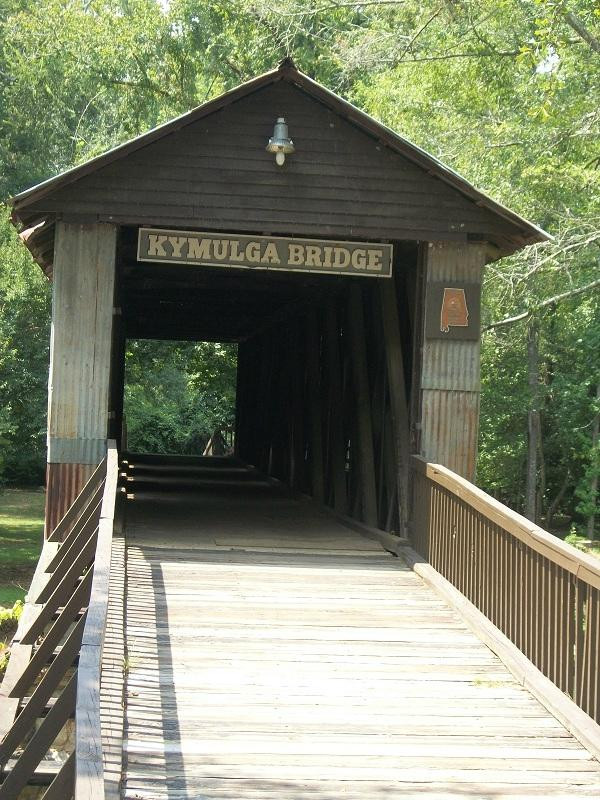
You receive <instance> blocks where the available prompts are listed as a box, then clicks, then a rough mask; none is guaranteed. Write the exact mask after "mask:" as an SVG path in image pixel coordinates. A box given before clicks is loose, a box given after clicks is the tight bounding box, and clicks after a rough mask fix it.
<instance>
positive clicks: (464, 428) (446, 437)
mask: <svg viewBox="0 0 600 800" xmlns="http://www.w3.org/2000/svg"><path fill="white" fill-rule="evenodd" d="M423 248H424V251H423V253H422V256H423V265H424V269H425V285H424V290H425V291H424V294H425V296H424V306H425V318H424V321H423V329H422V334H423V339H422V341H423V346H422V353H421V371H420V381H419V389H420V402H419V418H420V426H421V431H420V432H421V436H420V439H421V444H420V452H421V455H423V456H424V457H425V458H427V459H428V460H429V461H434V462H438V463H440V464H443V465H444V466H446V467H448V468H449V469H451V470H454V472H457V473H458V474H459V475H462V476H463V477H465V478H467V479H468V480H473V478H474V475H475V464H476V459H477V436H478V431H479V394H480V365H479V356H480V338H479V337H478V338H477V339H474V340H456V339H453V340H451V339H448V340H444V339H429V338H427V336H426V331H427V315H428V314H439V308H434V307H433V304H431V303H430V298H431V296H432V293H433V284H438V285H439V284H440V283H442V284H446V283H447V284H448V287H452V286H453V284H457V283H458V284H460V283H468V284H477V285H478V286H479V287H480V286H481V279H482V272H483V266H484V264H485V257H486V246H485V244H483V243H481V244H480V243H477V244H462V243H455V242H436V243H435V244H431V243H430V244H428V245H423ZM477 303H479V296H478V297H477ZM477 311H478V309H473V308H471V309H470V313H471V315H473V312H477ZM438 324H439V323H438Z"/></svg>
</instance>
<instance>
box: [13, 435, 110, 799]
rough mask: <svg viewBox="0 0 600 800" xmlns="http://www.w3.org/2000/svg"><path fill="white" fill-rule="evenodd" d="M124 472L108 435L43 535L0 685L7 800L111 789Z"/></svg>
mask: <svg viewBox="0 0 600 800" xmlns="http://www.w3.org/2000/svg"><path fill="white" fill-rule="evenodd" d="M117 479H118V455H117V449H116V446H115V444H114V442H110V443H109V449H108V455H107V458H106V459H104V461H103V462H102V463H101V464H100V465H99V466H98V468H97V469H96V470H95V472H94V474H93V475H92V476H91V478H90V479H89V481H88V482H87V484H86V485H85V486H84V488H83V489H82V491H81V493H80V494H79V496H78V497H77V498H76V500H75V502H74V503H73V505H72V506H71V507H70V508H69V510H68V511H67V513H66V514H65V516H64V517H63V519H62V520H61V521H60V522H59V523H58V525H57V526H56V528H55V529H54V531H53V532H52V534H51V536H50V537H49V538H48V540H47V541H46V542H45V543H44V547H43V549H42V554H41V556H40V560H39V562H38V566H37V569H36V571H35V574H34V577H33V581H32V584H31V588H30V590H29V593H28V595H27V601H26V604H25V608H24V610H23V614H22V616H21V619H20V621H19V627H18V629H17V633H16V635H15V637H14V640H13V644H12V646H11V655H10V660H9V663H8V667H7V670H6V674H5V676H4V680H3V682H2V686H1V687H0V739H1V741H0V769H1V776H2V782H1V783H0V800H14V799H15V798H17V797H18V796H19V794H20V792H21V791H22V790H23V789H24V788H25V787H26V786H27V785H29V784H32V783H35V784H38V785H42V786H47V788H46V790H45V793H44V794H43V798H44V799H45V800H68V798H71V797H73V796H74V793H75V792H76V797H77V798H78V800H79V798H82V800H83V798H91V797H94V798H102V797H104V793H103V791H102V793H99V792H98V791H97V788H98V785H99V784H98V775H100V776H101V774H102V761H101V749H100V742H99V732H100V713H99V689H100V663H101V658H102V643H103V637H104V629H105V623H106V602H107V600H106V598H107V595H108V568H109V565H110V547H111V540H112V528H113V519H114V509H115V501H116V488H117ZM74 716H75V717H76V724H75V731H74V737H75V749H74V750H73V722H72V720H73V717H74ZM53 751H54V752H53ZM99 756H100V758H99ZM92 772H93V773H94V777H93V778H92V777H91V775H92ZM76 777H77V789H75V781H76ZM90 786H94V787H95V789H94V791H95V793H93V792H92V791H91V790H90V789H89V787H90Z"/></svg>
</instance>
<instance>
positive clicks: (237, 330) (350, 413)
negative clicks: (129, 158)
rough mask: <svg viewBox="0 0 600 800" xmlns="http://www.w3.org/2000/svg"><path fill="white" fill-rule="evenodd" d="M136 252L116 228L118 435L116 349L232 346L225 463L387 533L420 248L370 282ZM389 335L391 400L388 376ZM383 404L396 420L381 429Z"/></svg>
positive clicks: (132, 238)
mask: <svg viewBox="0 0 600 800" xmlns="http://www.w3.org/2000/svg"><path fill="white" fill-rule="evenodd" d="M136 244H137V230H136V229H135V228H122V229H121V235H120V240H119V260H118V270H117V272H118V276H119V279H118V284H117V296H118V304H119V306H120V308H121V318H120V323H121V324H120V329H119V330H118V331H117V335H116V346H115V348H114V362H113V375H114V376H115V379H114V381H113V393H114V396H113V407H114V408H117V409H118V413H117V419H116V428H117V429H118V426H119V415H120V414H122V403H123V401H122V391H123V366H122V362H123V353H124V343H125V341H126V339H128V338H137V339H140V338H141V339H143V338H151V339H172V340H192V341H231V342H237V343H238V344H239V351H238V390H237V402H236V455H238V456H239V457H240V458H241V459H243V460H244V461H246V462H247V463H250V464H253V465H255V466H256V467H257V468H258V469H260V470H261V471H262V472H264V473H266V474H269V475H272V476H274V477H276V478H279V479H280V480H282V481H284V482H286V483H288V484H289V485H290V486H292V487H293V488H294V489H297V490H299V491H302V492H305V493H308V494H311V495H312V496H314V497H315V499H317V500H320V501H323V502H325V503H327V504H329V505H331V506H332V507H334V508H335V509H336V510H337V511H339V512H340V513H344V514H348V515H351V516H354V517H356V518H357V519H360V520H362V521H363V522H366V523H368V524H370V525H374V526H378V527H380V528H384V529H387V530H396V531H398V530H399V529H400V527H401V516H402V512H401V506H402V498H401V493H402V489H401V479H400V477H399V471H400V465H399V463H398V455H397V442H396V434H395V432H394V429H393V428H394V425H396V426H398V425H401V426H402V427H403V429H404V431H405V433H406V436H405V438H406V437H407V436H408V425H409V422H408V398H409V396H410V387H411V376H412V363H413V337H412V330H413V326H414V324H415V320H414V308H415V292H416V288H417V260H418V250H417V245H416V244H414V243H395V245H394V269H393V272H394V277H393V278H391V279H387V278H377V279H375V278H360V277H351V278H347V277H346V278H344V277H340V276H336V275H321V274H309V273H290V272H276V271H264V270H258V269H256V270H249V269H246V270H244V269H231V268H218V267H200V266H181V265H171V264H160V263H152V264H147V263H141V262H138V261H137V258H136ZM386 298H387V299H389V300H390V301H391V302H386ZM386 309H387V311H386ZM390 309H391V310H390ZM386 314H387V317H386ZM390 330H391V332H392V337H393V339H394V343H395V345H396V348H395V350H394V352H395V356H394V357H395V359H396V361H397V363H398V365H399V367H400V373H401V383H402V384H403V386H401V387H400V391H401V393H402V395H403V396H402V397H401V398H396V397H392V393H393V392H397V391H398V387H397V385H396V384H397V381H396V384H394V385H392V384H391V383H390V380H389V376H388V363H387V355H386V344H385V342H386V336H388V337H389V335H390ZM394 343H392V344H394ZM392 406H394V407H395V408H400V409H404V415H403V418H402V419H399V418H398V414H396V415H395V418H394V420H392V414H391V408H392ZM118 433H119V431H118V430H116V431H115V434H116V435H118Z"/></svg>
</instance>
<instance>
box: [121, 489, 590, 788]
mask: <svg viewBox="0 0 600 800" xmlns="http://www.w3.org/2000/svg"><path fill="white" fill-rule="evenodd" d="M153 480H155V479H154V478H153ZM217 483H218V482H217ZM137 485H138V486H139V485H141V486H142V487H143V486H144V484H143V482H139V483H138V484H137ZM132 494H133V495H134V499H133V501H132V502H130V504H129V505H130V512H129V517H128V520H129V521H128V526H127V545H128V547H127V607H126V648H127V660H126V673H127V686H126V695H127V698H126V703H127V705H126V730H125V743H124V748H125V773H124V781H123V797H124V798H127V800H134V798H136V800H142V799H143V800H167V798H168V799H169V800H188V798H203V799H204V798H205V799H206V800H210V798H215V800H216V798H229V799H230V800H244V798H249V799H250V798H253V799H254V800H257V799H258V798H268V797H273V798H276V797H277V798H285V800H301V799H302V798H307V800H309V799H310V800H317V799H318V800H334V798H335V799H336V800H337V798H346V799H347V800H358V798H361V800H362V799H363V798H369V799H370V798H386V800H392V799H393V798H402V800H410V798H416V797H417V796H419V797H422V796H423V795H425V796H426V797H428V798H439V799H440V800H441V799H442V798H459V797H460V798H465V797H468V798H471V799H472V798H494V799H496V798H502V797H506V798H515V797H522V798H538V797H542V796H545V797H553V798H558V797H564V798H571V797H594V796H596V797H597V796H598V795H599V794H600V765H599V764H598V763H597V762H596V761H595V760H593V759H592V757H591V756H590V754H589V753H588V752H587V751H586V750H584V749H583V748H582V747H581V745H580V744H579V743H578V742H577V741H576V740H575V739H574V738H573V737H572V736H570V734H568V733H567V731H566V730H565V729H564V728H563V727H562V726H561V725H560V724H559V723H558V722H557V721H556V720H555V719H554V718H553V717H552V716H551V715H550V714H549V713H548V712H547V711H546V710H545V709H544V708H543V707H542V706H541V705H540V704H539V703H538V702H537V701H536V700H535V699H534V698H533V697H532V696H531V695H530V694H529V693H528V692H526V691H525V690H524V689H522V688H521V687H520V686H519V685H518V684H517V683H516V682H515V681H514V679H513V678H512V676H511V675H510V674H509V672H508V671H507V670H506V668H505V667H504V666H503V665H502V664H501V662H500V661H499V660H498V659H497V658H496V657H495V656H494V655H493V654H492V653H491V652H490V651H489V650H488V649H487V648H486V647H485V646H484V645H483V644H482V643H481V642H479V640H478V639H477V638H476V637H475V636H474V635H473V634H472V633H471V632H470V631H469V630H468V629H467V628H466V626H465V625H464V623H463V622H462V620H461V619H460V617H459V616H458V615H457V614H456V613H455V612H454V611H453V610H451V609H450V608H449V607H448V606H447V605H446V604H445V603H444V602H443V601H441V600H440V598H439V597H437V595H436V594H435V593H434V592H433V591H432V590H431V589H430V588H428V587H426V586H425V584H424V583H423V582H422V581H421V580H420V579H419V578H418V577H417V576H416V575H415V574H414V573H413V572H412V571H411V570H409V569H408V568H407V567H406V566H405V565H404V564H403V563H402V562H401V561H400V560H399V559H395V558H393V557H392V556H391V555H387V554H385V553H384V551H383V550H382V549H381V548H380V546H379V545H378V544H376V543H374V542H373V541H371V540H369V539H366V538H363V537H362V536H361V535H360V534H358V533H356V532H355V531H352V530H349V529H347V528H346V527H345V526H343V525H342V524H341V523H339V522H337V521H336V520H335V519H333V518H332V517H330V516H329V515H326V514H324V513H323V512H321V511H319V510H318V509H317V508H316V506H314V505H312V504H310V503H308V502H306V501H303V500H297V499H292V498H290V497H288V496H286V495H285V494H284V492H283V491H282V490H281V489H278V488H276V487H273V486H268V485H266V484H265V485H262V484H260V482H258V481H252V485H249V483H248V481H246V482H245V485H244V484H243V482H242V484H240V483H238V481H237V480H234V479H233V478H232V480H231V481H230V482H227V481H222V482H221V483H220V484H218V485H217V486H216V487H215V482H214V481H212V482H211V485H210V490H208V489H207V488H206V487H203V486H202V482H201V481H200V482H199V488H196V489H194V490H192V489H190V488H189V487H188V489H187V494H185V493H184V494H181V493H180V494H178V495H174V494H173V492H172V490H171V489H169V491H167V492H165V493H162V492H160V491H159V490H158V489H157V487H156V485H155V484H152V483H148V484H147V487H146V488H143V489H142V491H141V492H136V491H134V492H133V493H132ZM175 500H176V502H175Z"/></svg>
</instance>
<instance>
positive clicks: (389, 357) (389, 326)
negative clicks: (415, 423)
mask: <svg viewBox="0 0 600 800" xmlns="http://www.w3.org/2000/svg"><path fill="white" fill-rule="evenodd" d="M379 298H380V301H381V317H382V323H383V335H384V343H385V355H386V363H387V376H388V387H389V393H390V415H391V423H392V434H393V440H394V454H395V460H396V480H397V490H396V491H397V499H398V505H399V519H400V526H401V529H402V530H401V531H400V533H401V534H402V535H405V534H406V525H407V523H408V464H409V447H410V443H409V415H408V402H407V397H406V382H405V379H404V357H403V354H402V337H401V335H400V322H399V319H398V300H397V297H396V286H395V283H394V279H393V278H391V279H389V280H380V281H379Z"/></svg>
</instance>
